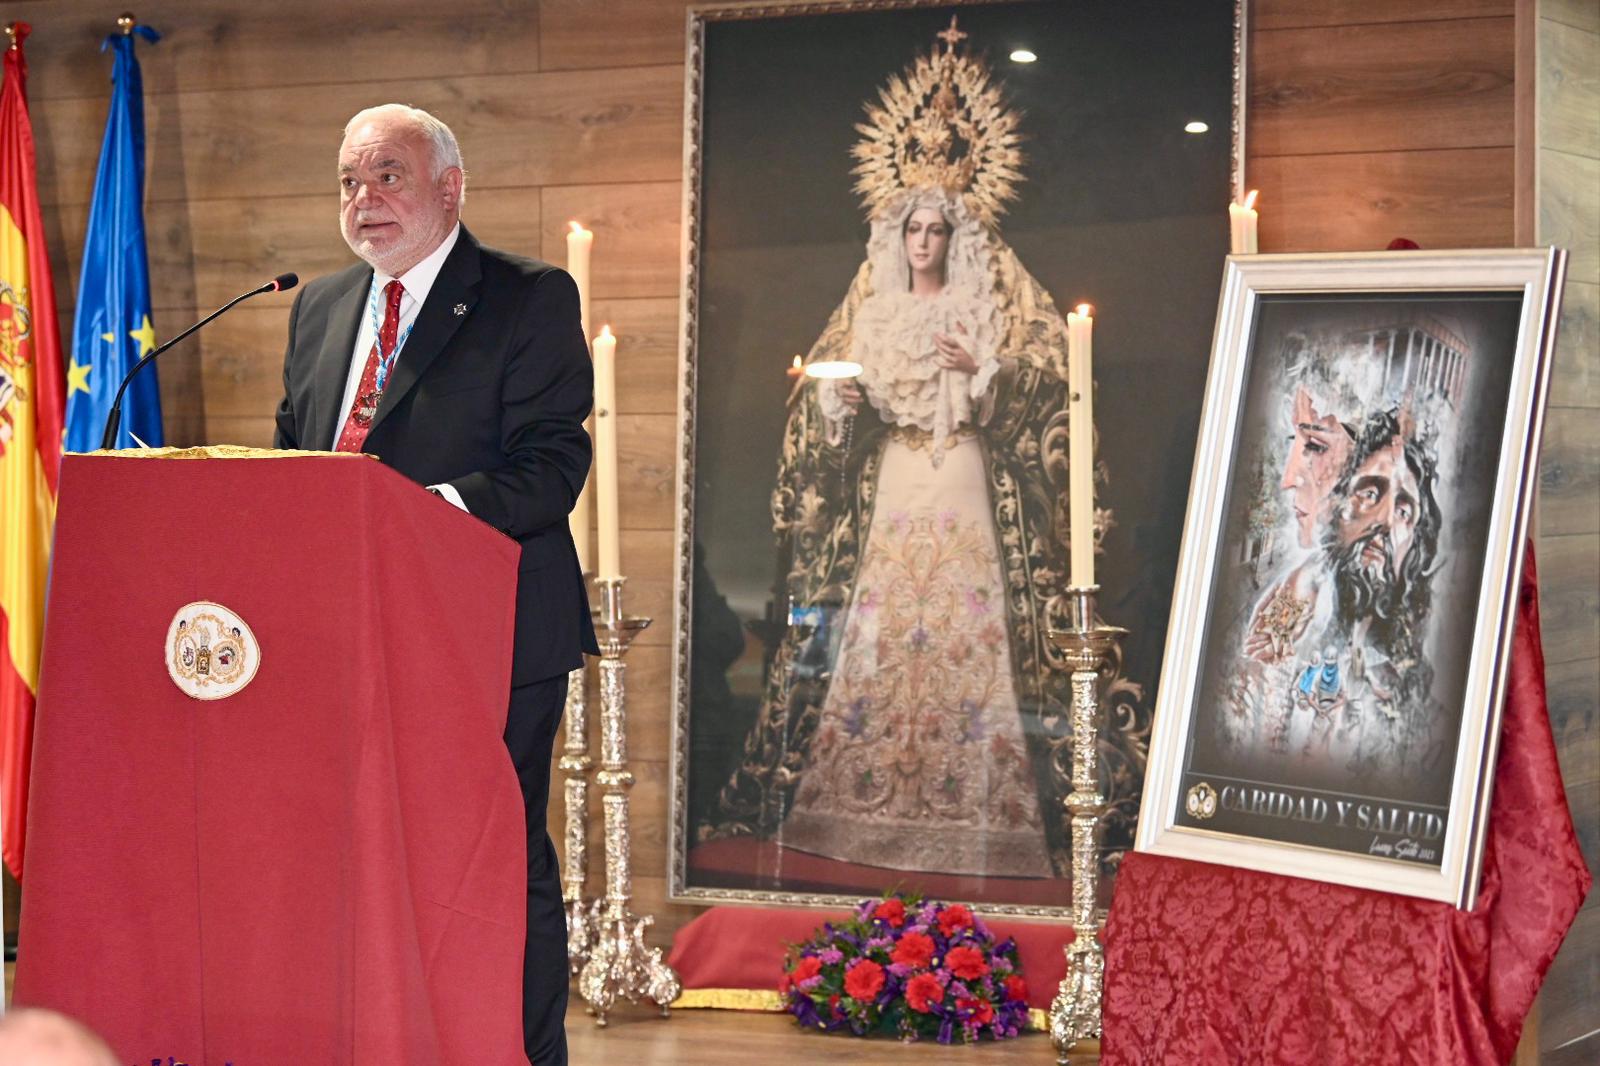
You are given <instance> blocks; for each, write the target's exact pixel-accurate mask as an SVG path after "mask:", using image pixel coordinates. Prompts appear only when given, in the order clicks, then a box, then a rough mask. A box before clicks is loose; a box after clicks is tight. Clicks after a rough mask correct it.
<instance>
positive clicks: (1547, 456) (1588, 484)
mask: <svg viewBox="0 0 1600 1066" xmlns="http://www.w3.org/2000/svg"><path fill="white" fill-rule="evenodd" d="M1596 418H1597V414H1596V412H1595V410H1594V409H1593V408H1590V407H1552V408H1550V411H1549V414H1548V415H1547V417H1546V419H1545V427H1544V450H1543V451H1542V452H1541V454H1540V460H1539V533H1540V535H1541V536H1546V537H1548V536H1563V535H1566V534H1573V533H1600V433H1596V432H1595V420H1596ZM1596 650H1597V651H1600V648H1597V649H1596Z"/></svg>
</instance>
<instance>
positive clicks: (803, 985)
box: [795, 973, 822, 992]
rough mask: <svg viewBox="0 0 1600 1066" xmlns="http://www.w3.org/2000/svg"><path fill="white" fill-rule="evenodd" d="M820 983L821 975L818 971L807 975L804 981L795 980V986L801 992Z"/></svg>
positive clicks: (807, 990) (809, 989)
mask: <svg viewBox="0 0 1600 1066" xmlns="http://www.w3.org/2000/svg"><path fill="white" fill-rule="evenodd" d="M821 983H822V975H821V974H820V973H819V974H813V975H812V976H810V977H807V978H806V979H805V980H804V981H797V982H795V987H796V988H798V989H799V990H800V991H802V992H809V991H811V990H812V989H813V988H816V987H817V986H818V985H820V984H821Z"/></svg>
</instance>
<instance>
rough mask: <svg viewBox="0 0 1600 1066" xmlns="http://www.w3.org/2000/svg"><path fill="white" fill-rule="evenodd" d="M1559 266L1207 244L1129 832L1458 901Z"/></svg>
mask: <svg viewBox="0 0 1600 1066" xmlns="http://www.w3.org/2000/svg"><path fill="white" fill-rule="evenodd" d="M1563 269H1564V257H1563V254H1562V253H1560V252H1558V251H1555V250H1546V251H1482V252H1462V253H1451V254H1432V253H1420V252H1399V253H1374V254H1369V255H1358V256H1332V255H1310V256H1280V255H1266V256H1251V257H1244V258H1239V259H1234V260H1230V262H1229V266H1228V272H1227V276H1226V280H1225V282H1224V285H1223V292H1222V301H1221V308H1220V311H1219V313H1218V322H1217V332H1216V345H1215V351H1214V354H1213V356H1212V363H1211V373H1210V380H1209V383H1208V385H1207V387H1206V399H1205V413H1204V416H1203V420H1202V424H1201V433H1200V443H1199V451H1198V455H1197V456H1196V460H1195V475H1194V480H1193V482H1192V484H1191V487H1190V494H1189V512H1188V519H1187V524H1186V530H1185V533H1184V541H1183V552H1182V558H1181V563H1180V567H1179V571H1178V587H1177V593H1176V597H1175V601H1174V607H1173V622H1172V626H1171V628H1170V630H1169V632H1168V638H1167V655H1166V661H1165V666H1164V669H1163V672H1162V676H1161V686H1160V689H1159V694H1158V697H1157V711H1156V728H1155V734H1154V737H1153V739H1152V743H1151V751H1150V770H1149V775H1148V777H1147V779H1146V782H1145V800H1144V814H1143V817H1142V819H1141V821H1140V825H1139V833H1138V845H1139V848H1140V850H1146V851H1152V852H1156V853H1158V854H1165V855H1174V856H1180V857H1183V858H1191V859H1201V860H1204V861H1208V862H1218V863H1226V864H1232V865H1238V866H1245V867H1249V868H1252V869H1257V870H1267V871H1271V872H1274V873H1284V874H1292V875H1296V876H1300V877H1310V878H1316V879H1320V880H1325V881H1332V882H1336V883H1339V884H1347V885H1357V886H1361V887H1365V888H1373V889H1378V890H1382V891H1387V892H1398V893H1404V894H1406V895H1412V896H1420V897H1424V898H1428V899H1435V900H1441V901H1446V902H1450V903H1453V904H1455V905H1456V906H1459V907H1469V906H1471V903H1472V900H1473V898H1474V897H1475V894H1476V886H1477V878H1478V869H1479V865H1480V859H1481V850H1482V846H1483V839H1484V827H1485V822H1486V820H1487V815H1488V809H1489V806H1488V805H1489V789H1490V785H1491V782H1492V780H1493V768H1494V760H1495V751H1496V744H1497V741H1498V739H1499V720H1500V710H1501V706H1502V703H1503V701H1504V695H1505V685H1506V669H1507V663H1506V658H1507V652H1508V649H1509V647H1510V643H1511V635H1512V634H1511V625H1512V619H1513V618H1514V617H1515V604H1516V590H1517V589H1518V588H1519V587H1520V574H1521V566H1522V560H1523V554H1524V548H1523V543H1524V537H1525V536H1526V532H1527V522H1528V513H1529V507H1530V503H1531V499H1532V494H1533V477H1534V473H1535V470H1536V466H1537V461H1538V454H1539V439H1540V428H1541V425H1542V421H1543V413H1544V401H1545V389H1546V381H1547V378H1548V374H1549V349H1550V345H1551V342H1552V334H1553V331H1554V328H1555V322H1556V310H1557V308H1556V307H1555V303H1556V302H1557V301H1559V294H1560V291H1561V276H1562V273H1563Z"/></svg>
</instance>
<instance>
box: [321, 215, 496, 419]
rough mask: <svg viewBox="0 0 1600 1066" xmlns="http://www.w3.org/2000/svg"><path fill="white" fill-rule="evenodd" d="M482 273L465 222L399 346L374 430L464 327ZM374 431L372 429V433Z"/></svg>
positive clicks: (476, 297)
mask: <svg viewBox="0 0 1600 1066" xmlns="http://www.w3.org/2000/svg"><path fill="white" fill-rule="evenodd" d="M481 277H482V268H481V264H480V262H479V254H478V242H477V241H476V240H474V239H473V237H472V234H470V233H468V232H467V228H466V227H465V226H462V227H461V235H460V236H459V237H457V238H456V246H455V247H454V248H452V249H450V254H449V256H447V257H446V258H445V261H444V266H442V267H441V268H440V269H439V276H438V277H437V278H435V279H434V281H433V288H431V289H429V290H428V298H427V299H426V300H424V301H423V303H422V309H421V310H420V311H419V312H418V313H417V321H416V325H414V326H412V327H411V336H410V337H408V338H407V339H406V343H405V347H403V348H401V349H400V357H399V358H398V359H396V360H395V365H394V377H393V378H392V379H391V380H390V381H389V383H388V385H387V386H386V387H385V388H384V390H383V399H381V400H379V401H378V412H377V414H376V415H374V416H373V419H372V431H376V430H377V428H378V426H379V425H380V424H381V423H382V422H383V420H384V419H385V418H387V417H388V415H389V412H391V411H393V410H394V409H395V407H396V405H398V404H399V403H400V401H401V400H403V399H404V398H405V395H406V393H408V392H410V391H411V388H412V386H414V385H416V383H417V379H418V378H420V377H422V374H423V371H425V370H427V369H428V367H429V366H431V365H432V364H433V361H434V360H435V359H437V358H439V355H440V354H441V353H442V352H443V351H444V349H445V346H446V345H447V344H449V343H450V338H451V337H453V336H455V333H456V330H458V329H460V328H461V323H463V322H465V321H466V320H467V315H468V314H469V313H470V312H471V311H472V308H473V306H474V305H475V304H476V303H477V302H478V281H479V279H480V278H481ZM352 343H353V342H352ZM372 431H369V435H370V433H371V432H372Z"/></svg>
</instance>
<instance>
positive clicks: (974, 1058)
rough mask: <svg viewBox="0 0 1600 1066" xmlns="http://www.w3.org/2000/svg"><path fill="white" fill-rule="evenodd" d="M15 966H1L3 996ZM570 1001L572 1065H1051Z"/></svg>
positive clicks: (748, 1018)
mask: <svg viewBox="0 0 1600 1066" xmlns="http://www.w3.org/2000/svg"><path fill="white" fill-rule="evenodd" d="M13 966H14V964H12V963H7V964H6V979H7V980H6V987H7V989H8V990H9V988H10V977H11V971H12V969H13ZM573 1001H574V1005H573V1007H572V1009H571V1010H569V1011H568V1012H567V1048H568V1052H569V1054H568V1058H569V1059H570V1060H571V1063H572V1066H612V1064H618V1066H678V1064H680V1063H681V1064H683V1066H751V1064H752V1063H753V1062H762V1063H773V1062H809V1061H814V1060H826V1061H827V1062H828V1064H829V1066H834V1064H836V1063H842V1064H849V1066H880V1064H881V1066H957V1064H959V1066H1022V1064H1024V1063H1027V1064H1030V1066H1050V1064H1051V1063H1054V1062H1055V1050H1054V1049H1053V1048H1052V1047H1051V1046H1050V1038H1049V1037H1047V1036H1046V1035H1045V1034H1043V1033H1028V1034H1026V1035H1024V1036H1020V1037H1018V1038H1017V1039H1015V1040H1006V1041H1002V1042H998V1043H984V1044H979V1045H977V1046H975V1047H963V1046H961V1045H959V1044H957V1045H953V1046H951V1047H940V1046H939V1045H938V1044H935V1043H921V1044H902V1043H900V1042H898V1041H894V1040H857V1039H855V1038H854V1037H850V1036H841V1035H839V1034H835V1033H812V1032H803V1031H802V1030H801V1029H800V1027H799V1026H797V1025H796V1024H795V1022H794V1019H793V1018H791V1017H789V1016H788V1015H787V1014H759V1013H755V1012H750V1011H732V1010H679V1011H673V1013H672V1017H671V1018H663V1017H661V1014H660V1012H659V1011H656V1010H652V1009H650V1008H649V1007H647V1006H633V1005H631V1004H628V1003H623V1004H622V1005H620V1006H619V1007H617V1008H616V1009H615V1010H613V1011H612V1012H611V1024H609V1025H608V1026H606V1028H604V1029H601V1028H598V1027H597V1026H596V1025H595V1024H594V1019H593V1018H592V1017H590V1016H589V1015H588V1014H586V1013H584V1009H583V1004H582V1002H581V1001H579V1000H578V998H577V995H576V994H574V995H573ZM1094 1051H1095V1048H1094V1045H1093V1044H1090V1045H1089V1047H1088V1048H1087V1049H1086V1050H1085V1051H1084V1052H1081V1053H1080V1052H1074V1053H1073V1054H1072V1056H1071V1060H1070V1061H1071V1063H1072V1066H1093V1064H1095V1063H1098V1062H1099V1061H1100V1060H1099V1056H1098V1055H1096V1054H1095V1053H1094Z"/></svg>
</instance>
